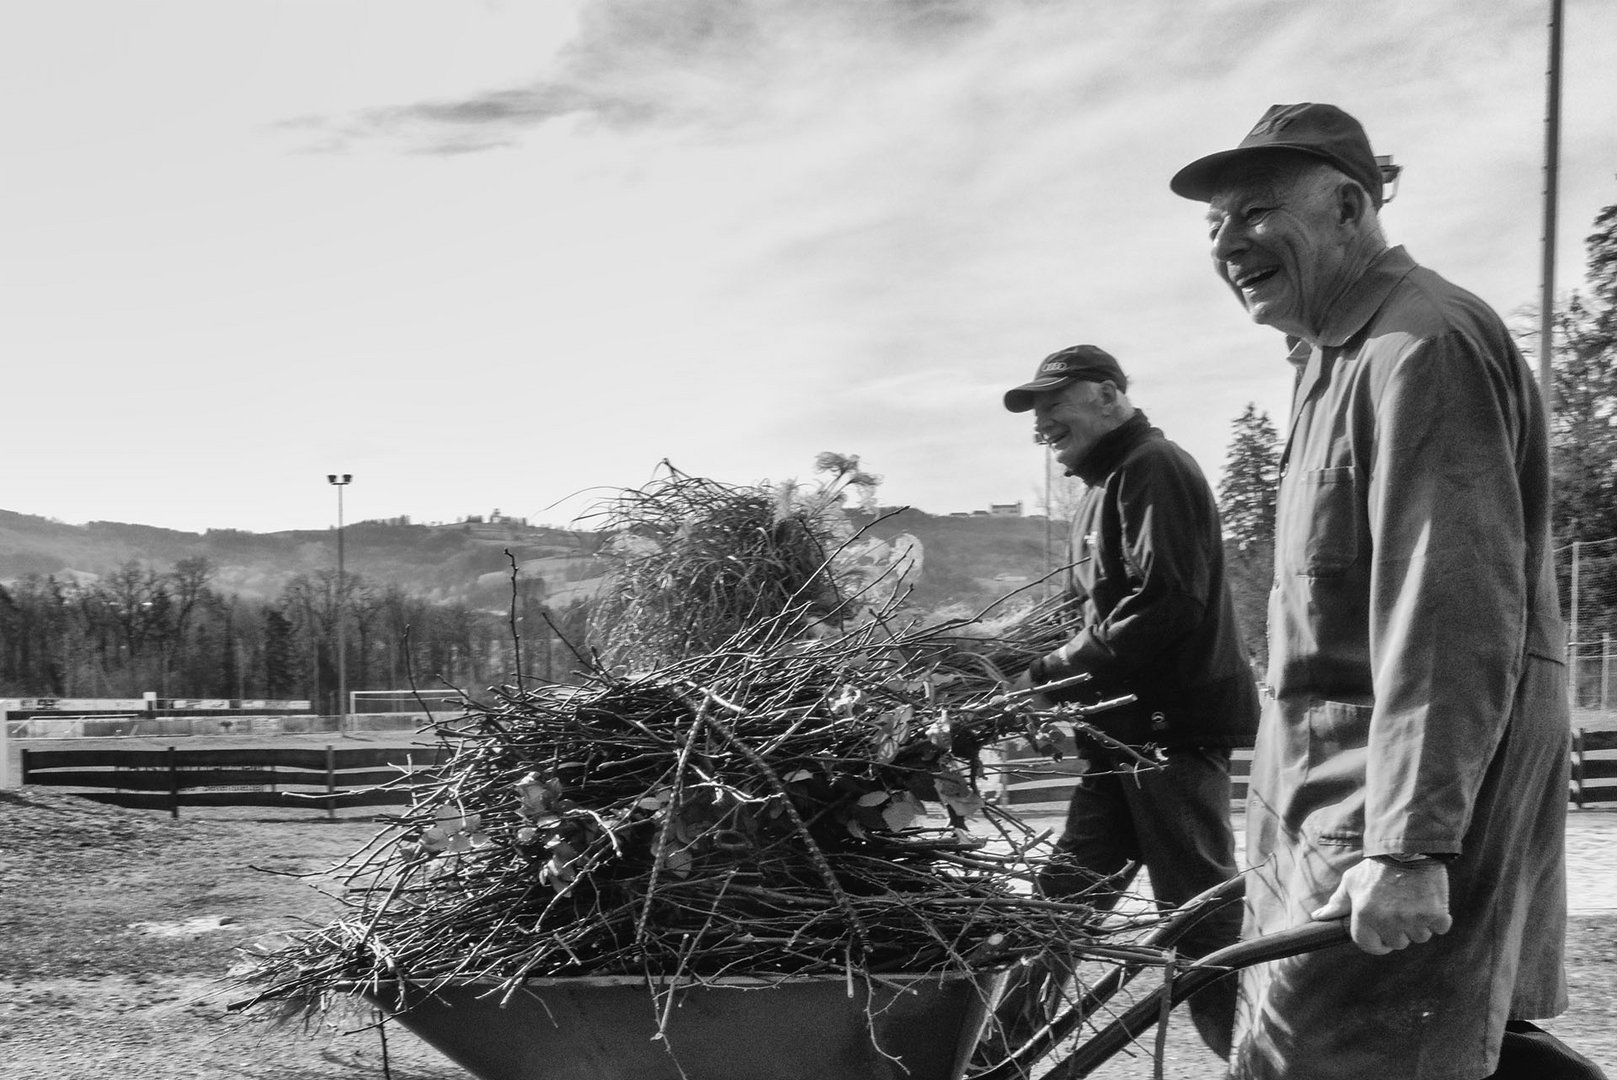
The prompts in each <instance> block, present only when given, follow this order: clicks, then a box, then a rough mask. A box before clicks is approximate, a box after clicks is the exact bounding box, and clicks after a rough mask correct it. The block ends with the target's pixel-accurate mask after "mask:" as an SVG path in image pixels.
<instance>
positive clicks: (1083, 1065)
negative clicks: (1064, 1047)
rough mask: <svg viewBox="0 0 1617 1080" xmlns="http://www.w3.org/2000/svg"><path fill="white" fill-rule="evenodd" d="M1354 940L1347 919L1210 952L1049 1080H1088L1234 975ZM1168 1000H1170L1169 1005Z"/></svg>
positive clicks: (1081, 1050)
mask: <svg viewBox="0 0 1617 1080" xmlns="http://www.w3.org/2000/svg"><path fill="white" fill-rule="evenodd" d="M1351 938H1352V935H1351V934H1350V933H1349V930H1348V921H1347V920H1346V919H1331V920H1328V921H1325V922H1313V923H1304V924H1303V925H1302V926H1294V927H1292V928H1291V929H1289V930H1282V931H1281V932H1280V933H1278V934H1270V935H1268V936H1267V937H1260V938H1253V939H1251V940H1250V941H1240V942H1237V943H1235V944H1234V945H1231V946H1229V947H1227V948H1223V949H1220V950H1218V951H1217V952H1214V953H1209V954H1208V955H1207V956H1204V957H1202V958H1201V959H1200V960H1198V961H1196V962H1195V963H1194V964H1191V965H1189V966H1188V967H1186V968H1185V969H1184V970H1182V971H1180V972H1179V973H1178V974H1177V975H1174V976H1173V977H1172V978H1171V979H1168V980H1166V981H1165V982H1164V983H1163V984H1162V985H1161V986H1159V987H1157V988H1156V989H1155V990H1153V991H1152V992H1151V993H1149V994H1147V995H1146V996H1145V997H1143V998H1141V999H1140V1000H1139V1001H1137V1002H1135V1003H1134V1004H1133V1005H1131V1006H1130V1007H1129V1008H1128V1009H1126V1010H1124V1012H1123V1013H1122V1014H1121V1015H1120V1016H1118V1017H1117V1019H1115V1020H1113V1021H1112V1022H1111V1023H1110V1024H1108V1025H1107V1026H1106V1027H1104V1028H1102V1029H1101V1030H1100V1031H1098V1032H1096V1033H1095V1035H1094V1037H1093V1038H1091V1039H1089V1040H1088V1041H1087V1042H1084V1043H1083V1044H1082V1045H1080V1046H1079V1047H1078V1049H1077V1050H1076V1051H1074V1053H1073V1054H1072V1056H1071V1057H1068V1058H1067V1059H1066V1060H1064V1061H1062V1062H1061V1063H1060V1064H1058V1065H1056V1067H1055V1068H1053V1069H1051V1070H1050V1071H1049V1072H1047V1073H1045V1074H1044V1077H1043V1080H1078V1078H1079V1077H1084V1076H1088V1075H1089V1074H1090V1073H1091V1072H1092V1071H1093V1070H1094V1069H1095V1067H1096V1066H1098V1065H1100V1064H1102V1063H1103V1062H1105V1061H1107V1060H1109V1059H1110V1058H1111V1057H1112V1055H1113V1054H1115V1053H1117V1052H1118V1051H1119V1050H1121V1049H1123V1047H1125V1046H1127V1045H1128V1044H1129V1043H1131V1042H1133V1041H1134V1040H1135V1039H1137V1038H1139V1037H1140V1036H1141V1035H1143V1034H1145V1033H1146V1032H1147V1031H1149V1030H1151V1028H1152V1027H1154V1026H1156V1024H1157V1023H1159V1022H1160V1020H1161V1018H1162V1014H1163V1011H1164V1009H1165V1008H1168V1009H1171V1008H1173V1007H1174V1006H1175V1005H1177V1004H1179V1003H1180V1002H1181V1001H1183V1000H1185V999H1186V998H1187V997H1189V996H1190V995H1191V994H1194V993H1195V992H1196V991H1197V990H1200V989H1201V988H1202V987H1204V986H1206V985H1208V984H1209V983H1212V982H1215V981H1217V980H1218V979H1221V978H1223V977H1224V976H1226V975H1229V974H1230V973H1231V972H1234V971H1238V970H1240V969H1241V968H1246V967H1251V966H1252V965H1254V964H1266V963H1269V962H1271V961H1274V960H1284V959H1286V958H1287V957H1291V956H1301V955H1302V954H1303V953H1309V952H1317V951H1318V950H1320V949H1328V948H1333V947H1335V946H1337V945H1344V944H1346V943H1347V942H1348V941H1350V940H1351ZM1164 997H1166V998H1167V1002H1166V1005H1164V1001H1163V998H1164Z"/></svg>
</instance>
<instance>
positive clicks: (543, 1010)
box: [367, 878, 1348, 1080]
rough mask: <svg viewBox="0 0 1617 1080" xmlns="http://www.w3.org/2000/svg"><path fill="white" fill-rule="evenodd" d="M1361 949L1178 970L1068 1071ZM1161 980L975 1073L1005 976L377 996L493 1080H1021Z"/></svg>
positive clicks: (588, 980)
mask: <svg viewBox="0 0 1617 1080" xmlns="http://www.w3.org/2000/svg"><path fill="white" fill-rule="evenodd" d="M1241 883H1242V882H1241V879H1239V878H1237V879H1235V880H1234V882H1232V883H1229V884H1227V885H1226V886H1221V887H1219V888H1218V889H1214V890H1209V892H1207V893H1204V894H1203V895H1202V896H1201V897H1198V898H1196V899H1195V900H1193V901H1191V902H1190V903H1189V904H1187V905H1185V907H1183V908H1181V909H1179V910H1178V911H1177V912H1176V913H1174V914H1173V915H1172V916H1171V917H1170V918H1169V919H1167V920H1166V921H1164V922H1163V923H1162V924H1161V925H1160V926H1159V927H1158V928H1157V929H1156V930H1154V931H1153V932H1152V933H1151V934H1150V935H1148V936H1147V937H1146V938H1145V939H1144V940H1143V941H1142V942H1141V944H1143V945H1146V946H1150V947H1154V948H1158V949H1162V950H1164V955H1166V950H1168V949H1170V948H1171V947H1172V945H1173V942H1174V941H1175V940H1177V939H1178V938H1179V937H1180V936H1182V935H1183V933H1184V932H1185V931H1186V930H1188V929H1189V928H1190V927H1191V926H1192V925H1194V924H1195V922H1196V921H1198V920H1199V919H1200V918H1201V917H1203V916H1205V915H1206V914H1208V913H1209V912H1210V911H1211V910H1213V909H1215V908H1216V907H1219V906H1222V905H1224V904H1228V903H1231V902H1235V901H1236V900H1238V898H1239V896H1240V888H1239V886H1240V885H1241ZM1347 940H1348V931H1347V927H1346V923H1345V921H1336V922H1321V923H1310V924H1307V925H1305V926H1301V927H1298V928H1296V929H1293V930H1289V931H1286V932H1283V933H1279V934H1274V935H1271V936H1269V937H1264V938H1258V939H1256V940H1252V941H1245V942H1240V943H1237V944H1235V945H1232V946H1230V947H1228V948H1225V949H1222V950H1219V951H1218V952H1215V953H1212V954H1210V955H1208V956H1205V957H1203V958H1202V959H1200V960H1198V961H1196V962H1195V963H1192V964H1188V965H1186V966H1184V967H1182V968H1178V969H1176V970H1175V971H1173V973H1172V977H1171V978H1165V979H1163V980H1162V981H1160V982H1159V983H1158V985H1157V987H1156V988H1155V989H1154V990H1152V991H1151V992H1150V993H1148V994H1146V995H1144V996H1142V997H1141V998H1140V999H1139V1000H1137V1001H1136V1002H1135V1003H1134V1004H1133V1005H1131V1006H1129V1007H1128V1008H1127V1009H1124V1010H1123V1011H1122V1012H1120V1013H1119V1014H1118V1015H1117V1016H1116V1017H1114V1018H1113V1019H1112V1020H1111V1021H1110V1022H1108V1023H1107V1024H1106V1025H1104V1026H1102V1027H1100V1028H1099V1029H1098V1030H1096V1031H1095V1033H1094V1034H1093V1035H1092V1036H1091V1037H1089V1038H1087V1039H1086V1040H1085V1041H1083V1042H1081V1043H1079V1044H1078V1046H1077V1047H1076V1048H1075V1049H1074V1050H1073V1051H1072V1052H1071V1053H1070V1054H1069V1055H1068V1056H1067V1057H1066V1058H1065V1059H1063V1060H1061V1061H1060V1062H1058V1063H1056V1064H1055V1065H1054V1066H1053V1067H1052V1068H1049V1069H1048V1070H1047V1071H1043V1072H1042V1075H1043V1076H1044V1078H1045V1080H1072V1078H1076V1077H1083V1076H1088V1075H1090V1074H1091V1072H1093V1070H1094V1069H1095V1068H1097V1067H1098V1066H1099V1065H1101V1064H1103V1063H1104V1062H1106V1061H1107V1060H1109V1059H1110V1058H1111V1057H1112V1056H1113V1055H1115V1054H1117V1053H1118V1052H1119V1051H1121V1050H1122V1049H1124V1048H1125V1047H1127V1046H1128V1045H1129V1044H1130V1043H1131V1042H1133V1041H1134V1040H1135V1039H1137V1038H1139V1037H1140V1036H1141V1035H1143V1034H1145V1033H1146V1032H1148V1031H1150V1030H1151V1029H1152V1028H1154V1027H1155V1026H1156V1025H1157V1024H1159V1023H1160V1022H1161V1021H1162V1019H1163V1017H1164V1016H1165V1015H1166V1013H1167V1012H1168V1011H1169V1010H1171V1009H1172V1008H1173V1007H1174V1006H1175V1005H1177V1004H1179V1003H1180V1002H1182V1001H1184V1000H1185V999H1186V998H1188V997H1189V996H1190V995H1191V994H1193V993H1195V992H1196V991H1197V990H1199V989H1201V988H1202V987H1204V986H1206V985H1208V984H1209V983H1211V982H1213V981H1214V980H1216V979H1219V978H1222V977H1224V976H1226V975H1229V974H1230V973H1232V972H1234V971H1237V970H1239V969H1241V968H1244V967H1249V966H1251V965H1254V964H1259V963H1265V962H1268V961H1271V960H1279V959H1283V958H1285V957H1288V956H1295V955H1298V954H1300V953H1304V952H1311V951H1314V950H1317V949H1323V948H1327V947H1330V946H1333V945H1338V944H1341V943H1344V942H1346V941H1347ZM1148 967H1149V965H1146V964H1144V963H1137V964H1121V965H1118V966H1117V967H1114V968H1113V969H1112V970H1111V971H1110V972H1109V973H1108V975H1107V976H1106V977H1104V978H1103V979H1101V980H1098V981H1097V982H1096V983H1095V984H1094V985H1093V986H1091V987H1089V988H1088V989H1087V992H1085V993H1084V994H1083V995H1082V996H1081V998H1080V999H1079V1000H1078V1001H1077V1002H1075V1003H1074V1004H1073V1005H1072V1007H1071V1008H1070V1009H1068V1010H1067V1011H1066V1012H1065V1013H1063V1014H1062V1015H1060V1016H1058V1017H1056V1018H1055V1019H1054V1020H1052V1021H1051V1022H1050V1023H1049V1024H1047V1025H1046V1026H1045V1027H1044V1028H1042V1029H1041V1030H1040V1031H1038V1032H1036V1033H1035V1034H1034V1036H1033V1037H1032V1038H1031V1039H1030V1040H1028V1041H1027V1042H1026V1043H1024V1044H1023V1045H1022V1046H1021V1047H1020V1048H1019V1049H1017V1050H1016V1051H1015V1052H1014V1053H1012V1054H1010V1055H1009V1056H1007V1057H1006V1058H1005V1059H1004V1060H1001V1061H999V1062H997V1063H994V1064H991V1065H989V1066H988V1067H986V1068H983V1069H979V1070H977V1071H971V1059H972V1055H973V1052H974V1050H975V1048H976V1046H977V1044H978V1041H979V1039H980V1038H981V1037H982V1035H983V1033H984V1031H985V1029H986V1028H987V1026H988V1024H989V1021H990V1017H991V1015H992V1006H993V1003H994V999H995V997H996V995H997V994H998V992H999V989H1000V987H1001V986H1002V985H1003V984H1004V982H1005V978H1006V975H1005V972H1004V971H1000V972H989V973H978V974H972V973H958V974H950V975H939V974H937V973H933V974H927V975H904V976H870V977H869V978H862V977H856V978H851V979H850V978H846V977H839V976H823V977H809V976H783V977H779V978H775V979H765V978H726V979H709V980H701V981H694V982H686V983H684V984H682V985H674V984H673V983H672V982H671V981H670V982H668V983H665V984H658V983H657V982H656V981H655V980H653V981H651V982H649V983H648V981H647V980H646V979H645V978H641V977H638V976H597V977H571V978H543V979H540V978H536V979H528V980H525V981H523V982H522V983H521V984H519V985H518V987H517V988H516V990H515V992H514V993H510V994H507V993H506V992H505V991H504V990H502V989H501V987H500V986H499V985H497V984H495V983H493V982H487V983H479V982H476V981H472V982H465V983H457V984H452V985H449V986H447V987H440V988H435V989H432V990H430V991H428V990H425V989H422V990H419V991H418V990H414V989H411V988H409V987H404V988H402V992H401V990H399V989H396V988H394V987H384V988H379V989H378V990H377V991H376V992H373V993H368V994H367V996H369V997H370V998H371V1000H372V1001H373V1003H375V1004H376V1005H377V1006H379V1007H380V1008H381V1009H383V1010H384V1012H386V1013H388V1014H390V1019H391V1020H394V1021H397V1022H398V1023H400V1024H402V1025H404V1027H406V1028H407V1029H409V1030H410V1031H412V1032H413V1033H415V1034H416V1035H417V1036H419V1037H420V1038H421V1039H422V1040H424V1041H425V1042H427V1043H428V1044H430V1045H431V1046H433V1047H435V1048H436V1049H438V1050H439V1051H441V1052H442V1053H443V1054H444V1055H445V1056H446V1057H448V1058H450V1059H451V1060H453V1061H454V1062H456V1063H457V1064H459V1065H460V1066H462V1067H463V1068H465V1069H466V1070H467V1071H468V1072H470V1073H471V1074H472V1075H474V1076H476V1077H478V1078H479V1080H826V1078H828V1077H829V1078H836V1080H962V1078H963V1077H967V1076H968V1075H969V1076H970V1077H971V1080H1016V1078H1019V1077H1024V1076H1031V1075H1033V1068H1034V1066H1035V1065H1037V1066H1039V1067H1040V1068H1041V1070H1043V1069H1044V1066H1043V1063H1044V1061H1045V1059H1047V1058H1048V1057H1050V1056H1051V1055H1052V1053H1053V1052H1054V1051H1056V1050H1057V1048H1058V1047H1060V1045H1061V1044H1062V1043H1063V1042H1064V1041H1065V1040H1066V1039H1067V1038H1068V1036H1070V1035H1072V1033H1073V1032H1075V1031H1077V1030H1078V1029H1079V1028H1080V1027H1082V1026H1084V1025H1085V1024H1087V1023H1089V1022H1090V1021H1091V1019H1092V1018H1093V1017H1094V1016H1095V1014H1096V1013H1097V1012H1098V1011H1099V1010H1100V1009H1101V1008H1102V1007H1103V1006H1104V1005H1106V1004H1107V1003H1108V1002H1109V1001H1110V999H1111V998H1112V997H1113V996H1114V995H1115V994H1116V993H1117V992H1118V991H1119V990H1120V989H1122V987H1123V986H1124V985H1126V984H1127V983H1128V982H1129V981H1130V980H1131V979H1132V978H1134V976H1136V975H1137V974H1139V973H1140V972H1141V971H1143V970H1147V969H1148Z"/></svg>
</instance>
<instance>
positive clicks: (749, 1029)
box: [368, 973, 999, 1080]
mask: <svg viewBox="0 0 1617 1080" xmlns="http://www.w3.org/2000/svg"><path fill="white" fill-rule="evenodd" d="M997 978H999V976H998V975H996V974H993V973H984V974H975V975H973V974H962V973H951V974H936V973H935V974H927V975H892V976H879V977H872V979H871V980H870V981H869V982H866V981H865V980H863V979H860V978H855V979H853V980H851V981H850V980H849V979H846V978H844V977H842V976H835V975H832V976H783V977H779V978H773V979H762V978H726V979H717V980H709V981H703V982H698V983H690V982H687V983H682V984H679V985H677V986H676V985H675V984H674V983H673V982H672V981H670V982H667V983H661V984H659V983H655V982H653V983H648V982H647V980H646V979H644V978H641V977H638V976H591V977H583V976H581V977H576V978H548V979H527V980H525V981H523V982H522V983H521V984H520V985H519V986H518V987H517V988H516V990H515V992H514V993H511V994H510V995H509V997H506V991H505V989H504V988H503V987H502V986H501V985H500V984H497V983H495V982H493V981H471V982H464V983H456V984H452V985H449V986H446V987H439V988H434V989H433V990H432V991H431V992H428V991H426V990H414V989H411V988H406V989H405V991H404V994H403V997H402V999H401V997H400V996H399V994H398V993H397V990H396V988H394V987H384V988H381V989H379V990H378V991H377V992H375V993H372V994H370V995H368V996H370V997H371V999H372V1000H373V1001H374V1002H375V1003H376V1004H377V1005H379V1006H381V1007H382V1008H383V1009H384V1010H385V1011H387V1012H389V1013H391V1014H392V1016H393V1019H394V1020H396V1022H398V1023H400V1024H402V1025H404V1026H405V1027H406V1028H408V1029H409V1030H410V1031H412V1032H414V1033H415V1034H416V1035H418V1036H420V1037H421V1038H422V1039H423V1040H425V1041H426V1042H427V1043H429V1044H431V1045H432V1046H433V1047H435V1048H436V1049H438V1050H439V1051H441V1052H442V1053H443V1054H444V1055H445V1056H446V1057H448V1058H450V1059H451V1060H453V1061H454V1062H455V1063H456V1064H458V1065H460V1066H461V1067H463V1068H464V1069H466V1070H467V1071H468V1072H470V1073H472V1074H473V1075H474V1076H477V1077H479V1078H480V1080H825V1078H826V1077H859V1078H861V1080H867V1078H868V1080H889V1078H891V1080H959V1078H960V1077H961V1076H962V1075H963V1074H964V1072H965V1069H966V1066H967V1064H968V1062H969V1060H970V1057H971V1053H972V1048H973V1046H974V1045H975V1043H976V1042H977V1039H978V1036H979V1035H980V1033H981V1031H982V1028H983V1026H984V1024H985V1023H986V1021H987V1006H988V1003H989V1002H990V1001H991V999H992V996H993V993H994V989H995V987H994V983H995V980H996V979H997ZM502 999H503V1000H502Z"/></svg>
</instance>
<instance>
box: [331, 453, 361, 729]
mask: <svg viewBox="0 0 1617 1080" xmlns="http://www.w3.org/2000/svg"><path fill="white" fill-rule="evenodd" d="M353 478H354V477H353V474H352V473H327V474H326V482H327V483H328V484H331V485H332V486H334V487H335V488H336V489H337V731H338V732H344V731H347V730H348V643H347V641H346V635H345V632H344V627H343V621H344V620H343V614H344V612H343V609H344V608H345V607H346V606H347V604H346V602H345V601H346V600H347V597H348V589H347V578H346V577H345V576H344V574H343V550H342V489H343V488H345V487H347V486H348V483H349V481H351V480H353Z"/></svg>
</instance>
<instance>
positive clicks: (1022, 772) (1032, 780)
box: [1000, 728, 1617, 813]
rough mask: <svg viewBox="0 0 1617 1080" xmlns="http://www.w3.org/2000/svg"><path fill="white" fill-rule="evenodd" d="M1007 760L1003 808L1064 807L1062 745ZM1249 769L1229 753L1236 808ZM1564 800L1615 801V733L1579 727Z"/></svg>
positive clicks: (1069, 773)
mask: <svg viewBox="0 0 1617 1080" xmlns="http://www.w3.org/2000/svg"><path fill="white" fill-rule="evenodd" d="M1016 753H1017V759H1016V760H1015V761H1013V762H1011V763H1010V767H1011V769H1012V771H1011V772H1009V773H1007V774H1006V775H1005V782H1004V783H1003V784H1002V785H1001V788H1000V800H1001V801H1002V802H1003V803H1004V804H1005V805H1007V806H1011V807H1014V808H1015V809H1016V810H1018V811H1020V812H1023V813H1027V812H1030V811H1039V812H1059V811H1061V810H1064V809H1065V808H1066V805H1067V800H1068V799H1070V798H1071V797H1072V789H1073V787H1074V785H1075V784H1076V783H1077V775H1078V772H1079V769H1078V767H1077V765H1076V763H1075V761H1074V759H1073V757H1072V754H1073V748H1072V747H1071V746H1068V747H1067V748H1066V753H1067V756H1066V757H1065V758H1064V759H1063V760H1062V761H1050V760H1048V759H1045V758H1040V757H1034V756H1032V755H1031V753H1029V754H1027V755H1026V756H1022V755H1021V753H1020V751H1016ZM1251 771H1252V751H1251V750H1249V749H1242V750H1236V751H1234V752H1233V753H1232V754H1231V755H1230V778H1231V780H1232V781H1233V783H1232V785H1231V800H1232V802H1233V803H1234V805H1235V807H1236V808H1237V809H1240V808H1241V807H1242V806H1243V805H1244V804H1245V802H1246V785H1247V777H1248V776H1249V775H1250V774H1251ZM1567 797H1568V799H1569V800H1570V801H1571V802H1572V803H1573V804H1574V805H1576V806H1577V807H1579V808H1580V809H1581V808H1583V807H1585V806H1590V805H1593V804H1597V803H1617V731H1588V730H1586V729H1584V728H1579V729H1577V731H1576V732H1574V733H1573V738H1572V784H1571V789H1570V790H1569V791H1568V793H1567Z"/></svg>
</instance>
